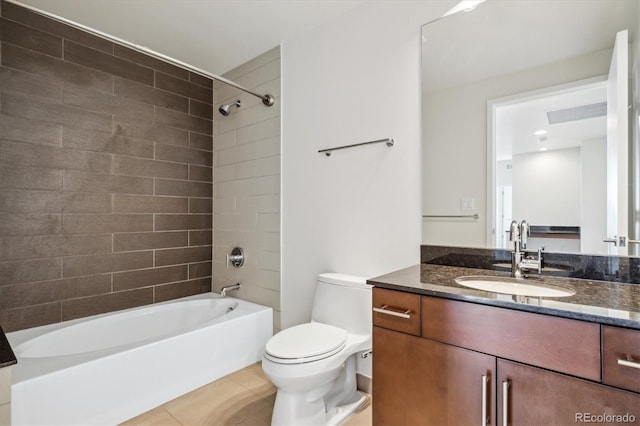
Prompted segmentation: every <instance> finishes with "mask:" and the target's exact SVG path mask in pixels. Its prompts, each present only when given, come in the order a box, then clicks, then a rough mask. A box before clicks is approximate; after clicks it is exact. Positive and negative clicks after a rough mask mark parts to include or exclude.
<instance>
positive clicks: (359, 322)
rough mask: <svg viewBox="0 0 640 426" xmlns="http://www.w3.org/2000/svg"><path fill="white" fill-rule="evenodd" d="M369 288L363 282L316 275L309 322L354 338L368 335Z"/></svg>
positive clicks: (331, 274) (369, 321)
mask: <svg viewBox="0 0 640 426" xmlns="http://www.w3.org/2000/svg"><path fill="white" fill-rule="evenodd" d="M371 287H372V286H370V285H368V284H367V283H366V278H363V277H357V276H354V275H345V274H334V273H326V274H320V275H318V281H317V283H316V293H315V297H314V299H313V309H312V311H311V319H312V320H313V321H318V322H321V323H323V324H329V325H333V326H335V327H340V328H343V329H345V330H347V331H348V332H350V333H356V334H371Z"/></svg>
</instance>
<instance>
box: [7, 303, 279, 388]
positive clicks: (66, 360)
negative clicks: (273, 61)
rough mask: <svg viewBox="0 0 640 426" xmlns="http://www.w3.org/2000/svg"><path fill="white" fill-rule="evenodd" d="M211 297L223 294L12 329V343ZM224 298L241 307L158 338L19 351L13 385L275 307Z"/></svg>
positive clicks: (14, 369)
mask: <svg viewBox="0 0 640 426" xmlns="http://www.w3.org/2000/svg"><path fill="white" fill-rule="evenodd" d="M209 299H223V296H221V295H219V294H218V293H214V292H207V293H201V294H197V295H194V296H187V297H181V298H178V299H172V300H168V301H165V302H159V303H154V304H151V305H142V306H137V307H133V308H127V309H121V310H118V311H113V312H106V313H103V314H97V315H91V316H88V317H83V318H78V319H74V320H69V321H63V322H59V323H55V324H47V325H43V326H38V327H32V328H28V329H24V330H18V331H14V332H11V333H7V334H6V335H7V339H8V340H9V343H10V345H11V346H12V347H13V348H17V347H18V346H20V345H21V344H23V343H25V342H27V341H29V340H31V339H34V338H36V337H39V336H41V335H43V334H46V333H49V332H52V331H56V330H59V329H62V328H66V327H71V326H73V325H76V324H82V323H86V322H89V321H92V320H96V319H100V318H105V317H110V316H114V315H119V314H126V313H128V312H132V311H139V310H143V309H148V310H153V309H155V308H157V307H159V306H164V305H170V304H178V303H183V302H187V301H191V300H209ZM224 299H225V300H230V301H237V302H238V307H237V308H236V309H234V310H233V311H231V312H229V313H227V314H224V315H222V316H220V317H216V318H212V319H211V320H209V321H206V322H203V323H200V324H198V325H196V326H192V327H189V328H185V329H182V330H179V331H175V332H172V333H167V334H165V335H162V336H156V337H154V338H149V339H144V340H141V341H137V342H132V343H128V344H124V345H118V346H114V347H109V348H104V349H100V350H96V351H90V352H83V353H79V354H69V355H60V356H51V357H42V358H23V357H21V356H20V355H19V354H18V353H17V352H16V358H17V360H18V363H17V365H14V366H13V371H12V373H13V374H12V385H14V386H15V385H17V384H19V383H21V382H24V381H27V380H31V379H35V378H38V377H41V376H44V375H47V374H53V373H56V372H59V371H61V370H64V369H66V368H72V367H74V366H77V365H80V364H84V363H90V362H95V361H98V360H100V359H101V358H104V357H108V356H110V355H114V354H118V353H120V352H125V351H131V350H136V349H138V348H143V347H147V346H151V345H154V344H157V343H158V342H162V341H166V340H168V339H171V338H174V337H176V336H179V335H186V334H190V333H194V332H196V331H197V330H201V329H203V328H207V327H211V326H215V325H217V324H221V323H225V322H228V321H233V320H234V319H236V318H240V317H243V316H246V315H250V314H252V313H255V312H260V311H265V310H270V311H273V309H272V308H271V307H268V306H264V305H259V304H256V303H253V302H248V301H245V300H242V299H236V298H232V297H228V296H225V297H224Z"/></svg>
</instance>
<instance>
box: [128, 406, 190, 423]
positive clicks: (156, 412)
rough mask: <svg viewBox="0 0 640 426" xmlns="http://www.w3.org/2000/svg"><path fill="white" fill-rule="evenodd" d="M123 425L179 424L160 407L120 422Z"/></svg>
mask: <svg viewBox="0 0 640 426" xmlns="http://www.w3.org/2000/svg"><path fill="white" fill-rule="evenodd" d="M122 425H123V426H143V425H144V426H180V425H181V423H180V422H178V421H177V420H176V419H175V417H173V416H172V415H171V414H169V412H168V411H167V410H165V409H164V408H162V407H158V408H155V409H153V410H151V411H147V412H146V413H144V414H141V415H139V416H138V417H134V418H133V419H131V420H128V421H126V422H124V423H122Z"/></svg>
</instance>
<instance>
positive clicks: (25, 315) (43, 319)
mask: <svg viewBox="0 0 640 426" xmlns="http://www.w3.org/2000/svg"><path fill="white" fill-rule="evenodd" d="M61 318H62V315H61V306H60V302H53V303H45V304H43V305H34V306H27V307H24V308H16V309H5V310H1V311H0V323H2V328H3V330H4V331H5V332H7V333H9V332H11V331H17V330H22V329H24V328H31V327H38V326H40V325H46V324H52V323H55V322H60V321H61Z"/></svg>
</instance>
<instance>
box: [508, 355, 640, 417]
mask: <svg viewBox="0 0 640 426" xmlns="http://www.w3.org/2000/svg"><path fill="white" fill-rule="evenodd" d="M497 382H498V383H497V386H498V425H505V424H509V425H518V426H520V425H548V426H551V425H569V424H580V423H589V424H629V420H626V421H625V420H624V418H622V417H620V418H615V417H610V418H608V419H607V418H606V417H605V416H624V415H627V419H628V418H629V416H634V418H635V421H638V419H640V394H637V393H633V392H628V391H624V390H620V389H616V388H612V387H609V386H605V385H601V384H598V383H592V382H588V381H586V380H582V379H578V378H575V377H571V376H566V375H563V374H558V373H553V372H550V371H546V370H542V369H540V368H535V367H530V366H526V365H523V364H519V363H515V362H512V361H507V360H502V359H498V380H497ZM505 382H507V383H508V384H509V387H508V390H507V392H506V396H507V400H506V418H507V422H505V421H504V420H505V416H504V413H505V411H504V410H505V399H504V397H505V393H504V387H503V383H505ZM597 416H603V417H602V420H603V421H598V420H599V418H598V417H597ZM616 419H617V420H618V421H616ZM631 423H632V424H633V421H632V422H631Z"/></svg>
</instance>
